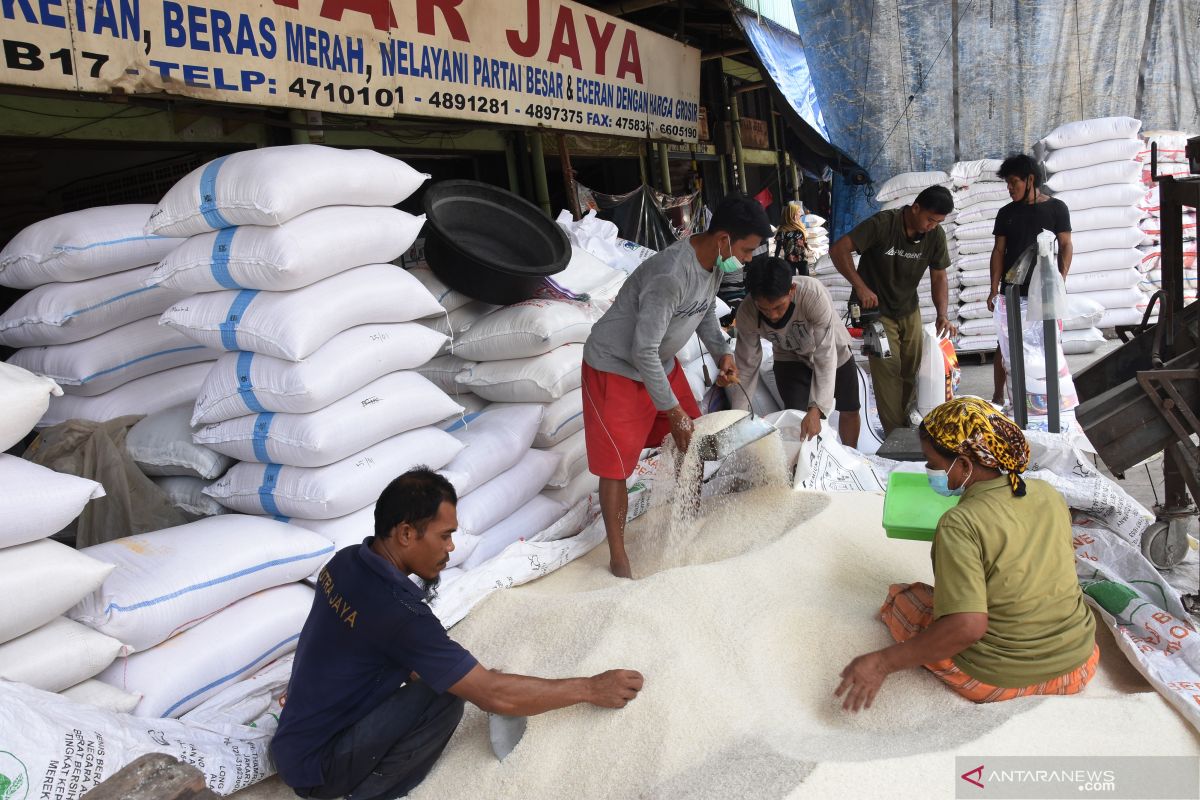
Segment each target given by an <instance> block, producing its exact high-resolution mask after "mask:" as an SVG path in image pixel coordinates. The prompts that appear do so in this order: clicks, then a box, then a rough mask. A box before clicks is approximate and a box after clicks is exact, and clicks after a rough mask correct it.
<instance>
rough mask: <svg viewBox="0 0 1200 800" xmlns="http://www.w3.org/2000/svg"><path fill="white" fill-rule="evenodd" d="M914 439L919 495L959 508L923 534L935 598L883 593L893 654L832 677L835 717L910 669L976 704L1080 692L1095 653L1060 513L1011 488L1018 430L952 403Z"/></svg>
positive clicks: (920, 586)
mask: <svg viewBox="0 0 1200 800" xmlns="http://www.w3.org/2000/svg"><path fill="white" fill-rule="evenodd" d="M920 437H921V447H922V450H923V451H924V453H925V458H926V459H927V464H926V470H927V471H928V473H929V482H930V485H931V486H932V487H933V488H934V490H935V491H938V492H939V493H941V494H948V495H962V500H961V501H960V502H959V504H958V505H957V506H956V507H954V508H952V509H950V510H949V511H947V512H946V513H945V514H943V515H942V518H941V520H940V521H939V522H938V527H937V532H936V533H935V534H934V539H933V553H932V556H933V572H934V582H935V585H936V589H934V587H931V586H929V585H928V584H925V583H914V584H894V585H893V586H892V587H891V589H890V590H889V592H888V599H887V601H886V602H885V603H884V605H883V608H882V609H881V610H880V617H881V619H882V620H883V622H884V624H885V625H887V626H888V630H889V631H890V632H891V634H892V637H893V638H894V639H895V640H896V642H897V643H896V644H894V645H892V646H891V647H887V648H884V649H883V650H877V651H875V652H873V653H867V654H865V655H862V656H859V657H858V658H856V659H854V660H853V661H851V662H850V664H849V665H848V666H847V667H846V668H845V669H844V670H843V671H842V673H841V677H842V682H841V685H840V686H838V688H837V691H836V692H835V694H836V695H837V696H838V697H841V696H842V695H843V694H845V695H846V699H845V702H844V703H843V707H844V708H846V709H848V710H850V711H858V710H859V709H860V708H863V707H864V706H865V707H870V705H871V702H872V700H873V699H874V698H875V694H876V692H878V691H879V687H880V685H881V684H882V683H883V681H884V679H885V678H886V677H887V676H888V675H889V674H890V673H892V672H896V671H898V670H902V669H910V668H912V667H916V666H924V667H925V668H926V669H928V670H930V671H931V672H933V674H935V675H937V677H938V678H940V679H941V680H942V681H944V682H945V683H947V684H949V685H950V687H951V688H953V689H954V690H955V691H956V692H958V693H959V694H961V695H962V696H964V697H966V698H967V699H969V700H973V701H975V702H979V703H987V702H995V701H998V700H1011V699H1013V698H1015V697H1023V696H1025V695H1034V694H1075V693H1077V692H1080V691H1082V690H1083V688H1084V686H1086V685H1087V683H1088V681H1090V680H1091V679H1092V676H1093V675H1094V674H1095V672H1096V665H1097V663H1098V661H1099V656H1100V651H1099V649H1098V648H1097V647H1096V643H1095V621H1094V620H1093V618H1092V613H1091V611H1090V610H1089V609H1088V607H1087V604H1086V603H1085V602H1084V600H1083V592H1082V591H1081V590H1080V588H1079V582H1078V580H1077V579H1076V577H1075V555H1074V549H1073V547H1072V544H1071V514H1070V510H1069V509H1068V508H1067V504H1066V503H1065V502H1064V501H1063V499H1062V496H1061V495H1059V494H1058V492H1057V491H1055V490H1054V488H1053V487H1051V486H1050V485H1049V484H1047V483H1044V482H1042V481H1038V480H1029V481H1025V480H1023V479H1022V478H1021V473H1022V472H1023V471H1024V470H1025V468H1026V466H1028V464H1029V445H1028V443H1027V442H1026V441H1025V437H1024V435H1023V434H1022V433H1021V430H1020V429H1019V428H1018V427H1017V426H1016V425H1015V424H1014V423H1013V422H1012V421H1011V420H1009V419H1008V418H1007V417H1005V416H1004V415H1003V414H1001V413H1000V412H998V411H996V410H995V408H993V407H992V406H991V405H989V404H988V403H985V402H984V401H982V400H980V399H978V398H974V397H963V398H957V399H955V400H951V401H950V402H948V403H944V404H943V405H940V406H938V407H937V408H935V409H934V410H933V411H931V412H930V413H929V415H928V416H926V417H925V421H924V422H922V423H921V428H920Z"/></svg>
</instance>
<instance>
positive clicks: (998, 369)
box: [987, 155, 1074, 405]
mask: <svg viewBox="0 0 1200 800" xmlns="http://www.w3.org/2000/svg"><path fill="white" fill-rule="evenodd" d="M996 175H997V177H1000V178H1002V179H1004V182H1005V183H1006V184H1008V196H1009V197H1011V198H1012V202H1011V203H1009V204H1008V205H1006V206H1004V207H1003V208H1001V209H1000V210H999V211H998V212H997V213H996V224H995V225H994V226H993V228H992V234H993V235H994V236H995V237H996V243H995V245H994V246H993V247H992V259H991V272H992V291H991V293H990V294H989V295H988V299H987V307H988V311H991V312H993V313H994V312H995V311H996V306H997V303H996V299H997V297H999V296H1000V293H1001V292H1002V291H1003V290H1004V285H1005V284H1004V281H1003V278H1004V274H1005V273H1006V272H1008V271H1009V270H1010V269H1011V268H1012V266H1013V265H1014V264H1016V263H1017V259H1018V258H1020V257H1021V254H1022V253H1024V252H1025V251H1026V250H1028V249H1029V248H1030V247H1032V246H1034V245H1035V244H1037V237H1038V234H1039V233H1041V232H1042V231H1050V232H1051V233H1053V234H1054V236H1055V238H1056V239H1057V240H1058V271H1059V272H1060V273H1061V274H1062V276H1063V279H1064V280H1065V279H1066V277H1067V273H1068V272H1069V271H1070V269H1071V256H1072V255H1073V254H1074V251H1073V249H1072V246H1071V212H1070V210H1069V209H1068V208H1067V204H1066V203H1064V202H1063V201H1062V200H1059V199H1058V198H1055V197H1048V196H1047V195H1046V194H1045V193H1043V192H1042V191H1041V188H1040V187H1041V185H1042V180H1041V170H1040V169H1038V164H1037V162H1036V161H1034V160H1033V159H1032V158H1030V157H1029V156H1027V155H1012V156H1009V157H1008V158H1006V159H1004V161H1003V162H1002V163H1001V164H1000V170H999V172H997V173H996ZM1032 279H1033V270H1030V271H1029V275H1027V276H1026V277H1025V283H1023V284H1022V285H1021V297H1022V299H1024V298H1025V297H1026V296H1028V294H1029V282H1030V280H1032ZM1001 311H1003V309H1001ZM1021 316H1022V319H1023V318H1024V314H1022V315H1021ZM997 329H999V326H997ZM1005 346H1007V342H1006V343H1005ZM1003 349H1004V348H1003V347H997V348H996V357H995V359H993V361H992V379H993V383H994V388H993V391H992V402H993V403H996V404H998V405H1000V404H1003V403H1004V382H1005V369H1006V367H1005V364H1004V359H1003V358H1002V350H1003ZM1059 363H1060V364H1061V363H1062V362H1061V361H1060V362H1059Z"/></svg>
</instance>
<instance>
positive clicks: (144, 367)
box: [8, 317, 217, 397]
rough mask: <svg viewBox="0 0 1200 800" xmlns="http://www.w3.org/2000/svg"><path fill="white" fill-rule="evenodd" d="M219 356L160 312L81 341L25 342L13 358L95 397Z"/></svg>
mask: <svg viewBox="0 0 1200 800" xmlns="http://www.w3.org/2000/svg"><path fill="white" fill-rule="evenodd" d="M216 357H217V354H216V353H215V352H213V351H211V350H209V349H208V348H207V347H205V346H204V345H202V344H196V342H194V341H192V340H191V339H189V338H188V337H187V336H184V335H183V334H182V333H179V332H178V331H174V330H171V329H170V328H164V327H162V326H160V325H159V324H158V318H157V317H147V318H146V319H142V320H138V321H137V322H131V323H129V324H128V325H122V326H121V327H119V328H115V329H113V330H111V331H109V332H108V333H102V334H100V335H99V336H96V337H94V338H91V339H84V340H83V341H82V342H73V343H71V344H55V345H50V346H49V347H26V348H24V349H22V350H18V351H17V352H16V353H15V354H13V356H12V357H11V358H9V360H8V363H10V364H13V365H15V366H18V367H21V368H23V369H27V370H29V371H30V372H36V373H37V374H39V375H45V376H46V377H47V378H50V379H51V380H53V381H55V382H56V383H58V385H59V386H61V387H63V391H65V392H66V393H67V394H73V395H79V396H81V397H95V396H96V395H98V394H103V393H105V392H108V391H112V390H113V389H116V388H117V387H119V386H123V385H125V384H126V383H129V382H130V381H132V380H136V379H138V378H144V377H146V376H147V375H152V374H154V373H156V372H162V371H163V370H167V369H173V368H175V367H184V366H187V365H188V364H195V363H198V362H201V361H212V360H213V359H214V358H216Z"/></svg>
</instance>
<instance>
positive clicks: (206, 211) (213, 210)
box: [200, 156, 233, 230]
mask: <svg viewBox="0 0 1200 800" xmlns="http://www.w3.org/2000/svg"><path fill="white" fill-rule="evenodd" d="M227 158H229V156H221V157H220V158H218V159H216V160H215V161H210V162H208V164H207V165H205V167H204V172H202V173H200V213H201V214H203V215H204V221H205V222H207V223H208V226H209V227H210V228H213V229H214V230H220V229H221V228H232V227H233V225H232V223H230V222H229V221H228V220H226V219H225V217H223V216H221V212H220V210H219V209H218V208H217V173H218V172H220V171H221V165H222V164H224V163H225V159H227Z"/></svg>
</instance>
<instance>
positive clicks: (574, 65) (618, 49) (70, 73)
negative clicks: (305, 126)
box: [0, 0, 700, 142]
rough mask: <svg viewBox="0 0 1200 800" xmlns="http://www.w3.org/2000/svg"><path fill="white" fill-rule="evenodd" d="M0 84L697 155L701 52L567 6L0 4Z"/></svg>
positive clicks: (551, 0)
mask: <svg viewBox="0 0 1200 800" xmlns="http://www.w3.org/2000/svg"><path fill="white" fill-rule="evenodd" d="M0 84H7V85H12V86H26V87H37V88H42V89H60V90H67V91H78V92H86V93H101V94H112V93H124V94H159V95H161V94H164V93H165V94H168V95H183V96H186V97H192V98H196V99H200V100H206V101H213V102H222V103H236V104H243V105H268V106H283V107H287V108H295V109H304V110H316V111H323V112H327V113H339V114H349V115H355V116H373V117H391V116H396V115H413V116H423V117H436V118H441V119H455V120H471V121H475V122H483V123H494V124H503V125H520V126H527V127H533V126H544V127H548V128H552V129H556V130H570V131H580V132H589V133H601V134H609V135H618V136H633V137H638V138H645V137H647V136H649V137H650V138H652V139H657V140H666V141H680V142H695V141H696V140H697V136H698V128H699V124H698V123H699V93H700V53H699V51H697V50H696V49H694V48H691V47H687V46H685V45H683V44H680V43H678V42H676V41H674V40H672V39H669V38H667V37H665V36H660V35H658V34H655V33H652V32H650V31H647V30H645V29H642V28H638V27H636V26H633V25H630V24H629V23H627V22H624V21H623V20H621V19H618V18H616V17H612V16H608V15H606V14H603V13H601V12H599V11H597V10H595V9H592V8H589V7H587V6H584V5H581V4H579V3H574V2H570V0H0Z"/></svg>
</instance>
